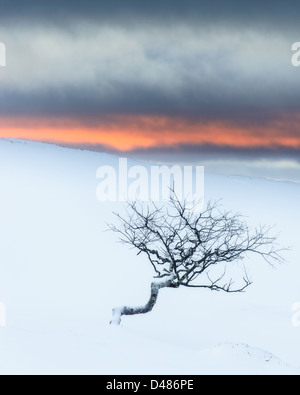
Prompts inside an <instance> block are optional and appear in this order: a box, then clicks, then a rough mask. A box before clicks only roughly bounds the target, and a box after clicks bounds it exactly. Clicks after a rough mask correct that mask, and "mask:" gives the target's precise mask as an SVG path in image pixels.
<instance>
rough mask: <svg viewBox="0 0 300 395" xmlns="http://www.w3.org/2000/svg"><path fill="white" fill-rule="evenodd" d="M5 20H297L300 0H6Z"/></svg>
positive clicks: (1, 2)
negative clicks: (268, 0) (299, 0)
mask: <svg viewBox="0 0 300 395" xmlns="http://www.w3.org/2000/svg"><path fill="white" fill-rule="evenodd" d="M0 7H1V19H5V18H30V19H31V18H33V19H36V20H38V19H44V20H45V21H46V20H49V19H53V20H57V21H59V20H60V21H66V19H72V18H88V19H93V20H95V19H98V20H107V19H110V20H114V19H119V20H121V19H124V18H127V17H129V18H142V19H159V20H162V19H164V18H169V19H175V20H176V19H180V20H183V19H190V20H197V19H199V18H200V19H204V20H207V19H214V20H216V19H222V20H225V21H226V20H234V19H235V20H236V21H242V20H243V21H245V20H248V21H253V20H254V19H255V20H265V21H268V20H272V21H275V22H276V21H277V22H278V21H282V22H283V21H284V22H293V21H294V22H297V21H298V15H299V9H300V5H299V2H298V1H295V0H289V1H288V2H287V1H282V0H281V1H279V0H273V1H270V2H267V1H264V2H263V1H257V0H256V1H241V0H227V1H224V0H210V1H199V0H152V1H141V0H126V1H124V0H101V1H98V0H94V1H91V0H89V1H88V0H85V1H83V0H73V1H59V0H52V1H40V0H31V1H30V0H28V1H26V0H15V1H14V0H2V1H0Z"/></svg>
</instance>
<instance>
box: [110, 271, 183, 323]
mask: <svg viewBox="0 0 300 395" xmlns="http://www.w3.org/2000/svg"><path fill="white" fill-rule="evenodd" d="M173 278H174V276H172V277H167V278H166V279H164V280H163V281H160V282H153V283H151V294H150V298H149V300H148V302H147V303H146V304H145V305H144V306H139V307H128V306H122V307H116V308H114V309H113V311H112V312H113V314H112V320H111V321H110V323H111V324H115V325H119V324H120V322H121V317H122V315H135V314H145V313H148V312H149V311H151V310H152V309H153V307H154V305H155V303H156V301H157V297H158V293H159V290H160V289H161V288H166V287H172V288H173V287H176V285H174V284H173Z"/></svg>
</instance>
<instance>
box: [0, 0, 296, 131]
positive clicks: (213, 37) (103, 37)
mask: <svg viewBox="0 0 300 395" xmlns="http://www.w3.org/2000/svg"><path fill="white" fill-rule="evenodd" d="M299 4H300V3H299ZM0 5H1V7H0V11H1V12H0V18H2V20H3V21H4V25H3V24H2V23H1V24H0V41H4V42H5V44H6V46H7V67H6V68H5V69H4V68H1V70H0V101H1V106H0V114H1V115H7V116H9V115H11V116H17V115H28V116H30V115H39V116H70V117H86V118H88V117H91V118H93V117H95V118H97V117H103V116H105V115H107V114H109V115H111V114H117V115H119V114H121V115H122V114H127V115H158V116H166V117H174V116H178V117H183V118H186V119H189V120H190V121H191V122H192V121H193V120H195V121H197V120H199V119H201V120H213V121H216V120H224V121H232V122H238V123H239V124H241V125H242V124H249V123H250V124H252V125H253V124H260V125H262V124H263V123H265V122H270V121H271V120H274V118H276V117H277V116H279V115H280V116H281V114H282V113H286V114H287V115H293V114H294V113H295V112H297V111H298V103H299V102H300V69H298V68H295V67H292V65H291V55H292V54H291V44H292V42H294V41H296V40H297V35H296V34H295V35H294V34H291V32H290V31H289V32H287V29H285V28H282V26H281V24H280V23H277V22H276V21H277V19H278V20H280V21H284V20H285V18H287V17H289V18H290V19H289V26H293V20H294V19H293V18H294V16H293V15H296V10H297V9H298V8H300V5H298V3H296V2H295V3H294V2H288V4H286V3H285V2H279V1H273V2H272V3H271V4H270V3H269V4H266V2H262V3H261V2H258V1H254V2H249V1H247V2H241V1H226V2H225V1H210V2H208V1H207V2H202V1H176V0H174V1H159V2H158V1H157V2H156V1H154V2H153V1H152V2H145V1H123V0H122V1H107V2H106V1H85V2H83V1H72V2H71V1H69V2H67V1H63V2H58V1H52V2H49V1H47V2H45V1H17V0H16V1H13V0H10V1H0ZM216 10H218V11H217V12H216ZM166 13H167V14H168V15H171V16H172V18H173V19H172V18H171V19H172V20H174V21H176V23H171V22H170V20H169V19H164V18H163V15H164V14H166ZM43 16H45V18H46V19H47V20H48V21H54V20H58V19H60V18H61V20H62V21H66V20H67V19H68V18H70V19H71V20H74V19H77V20H78V23H75V24H74V25H73V27H72V29H69V28H64V27H65V25H62V26H58V25H56V24H55V23H54V24H53V25H51V24H44V23H42V24H38V22H39V21H40V20H42V18H43ZM208 16H209V17H208ZM119 17H120V20H122V24H120V23H119V22H118V21H117V19H115V18H119ZM129 17H133V18H134V19H135V20H136V22H137V23H139V21H141V20H142V19H143V18H147V19H148V20H149V21H150V23H149V24H145V25H143V24H140V25H139V26H133V25H132V24H131V23H129V22H128V18H129ZM16 18H20V19H19V20H18V21H17V20H16ZM28 18H31V19H32V21H30V20H29V19H28ZM193 18H202V19H201V23H196V24H192V23H191V24H190V23H189V21H190V20H192V19H193ZM226 18H229V19H230V20H231V21H236V22H241V21H243V20H244V18H248V19H249V21H250V25H245V26H244V25H243V23H242V24H241V25H240V26H238V27H237V26H236V25H235V23H230V24H227V23H226V20H227V19H226ZM46 19H45V20H46ZM84 19H85V21H83V20H84ZM98 19H99V20H103V21H104V22H105V23H104V24H101V23H98V22H97V20H98ZM154 20H157V23H156V22H154ZM256 20H261V21H264V20H266V21H267V20H268V21H270V23H271V24H272V29H271V30H270V31H268V34H266V31H265V30H262V28H261V27H260V28H257V26H253V23H254V21H256ZM5 21H9V22H11V24H9V25H6V24H5ZM28 21H29V22H28ZM151 21H153V25H152V24H151ZM199 21H200V20H199ZM199 21H198V22H199ZM224 21H225V23H224ZM21 22H24V23H21ZM32 22H33V23H32ZM35 22H37V23H35ZM121 25H122V26H121ZM261 26H262V27H264V24H262V25H261ZM297 26H298V24H295V29H296V27H297Z"/></svg>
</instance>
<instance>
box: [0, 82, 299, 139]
mask: <svg viewBox="0 0 300 395" xmlns="http://www.w3.org/2000/svg"><path fill="white" fill-rule="evenodd" d="M114 88H115V90H116V92H114V93H113V94H111V95H110V96H109V95H106V94H101V90H99V92H98V93H97V92H93V93H91V92H90V90H89V88H86V89H84V88H64V89H57V90H44V91H38V92H30V93H27V92H4V93H0V101H1V107H0V115H6V116H24V115H26V116H46V117H48V116H50V117H51V116H63V117H70V118H74V119H76V118H82V120H83V118H84V117H86V118H87V123H88V122H90V121H91V122H93V121H97V119H98V120H99V119H102V118H103V116H105V115H130V116H139V115H143V116H144V115H146V116H160V117H175V119H176V118H178V119H180V118H181V119H182V118H183V119H186V120H188V121H189V123H191V124H193V122H198V121H201V122H202V121H224V122H229V123H230V122H232V123H233V124H238V125H240V126H241V127H242V126H244V127H247V126H250V125H251V126H253V127H254V126H259V125H260V126H264V125H265V124H268V123H271V122H273V121H274V120H276V119H277V118H279V119H280V117H281V116H282V115H284V116H285V117H286V119H288V118H289V117H293V116H294V115H295V114H297V113H298V108H293V107H294V103H295V101H297V102H299V103H300V90H299V89H295V91H294V92H292V93H291V92H287V93H286V94H285V95H284V94H283V93H281V96H280V101H279V102H278V100H275V101H274V100H273V99H274V96H273V97H272V96H271V95H270V96H268V95H266V96H256V95H252V96H251V97H249V96H248V92H245V93H243V92H241V93H239V94H236V95H235V96H234V97H232V98H231V99H230V100H228V99H227V97H224V96H223V97H222V96H220V97H215V96H214V95H211V96H210V95H209V96H210V97H207V92H208V91H209V89H207V90H206V91H205V94H203V91H199V92H196V93H195V92H193V91H194V89H195V86H186V87H185V88H184V90H182V91H181V92H180V97H178V96H176V95H172V94H171V93H170V92H167V91H164V90H163V89H161V90H157V89H151V88H149V87H145V86H143V85H137V86H135V85H132V84H127V85H126V84H119V85H118V84H116V85H114ZM189 89H190V90H189ZM191 93H192V94H191ZM262 100H263V103H262ZM299 133H300V130H297V129H295V130H294V134H297V135H299Z"/></svg>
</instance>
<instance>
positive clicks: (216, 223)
mask: <svg viewBox="0 0 300 395" xmlns="http://www.w3.org/2000/svg"><path fill="white" fill-rule="evenodd" d="M127 205H128V207H127V210H126V214H125V215H124V216H122V215H120V214H117V213H115V215H116V216H117V218H118V220H119V221H118V222H119V223H118V225H109V228H110V230H112V231H114V232H116V233H118V234H119V236H120V241H121V242H122V243H124V244H128V245H130V246H132V247H134V248H136V250H137V251H138V254H144V255H145V256H146V257H147V258H148V261H149V262H150V263H151V265H152V267H153V271H154V280H153V282H152V284H151V289H150V298H149V300H148V302H147V303H146V304H145V305H144V306H139V307H129V306H122V307H118V308H114V309H113V317H112V320H111V323H112V324H116V325H119V324H120V322H121V317H122V316H123V315H134V314H144V313H147V312H149V311H151V310H152V309H153V307H154V305H155V303H156V301H157V297H158V294H159V290H160V289H161V288H166V287H171V288H178V287H180V286H183V287H191V288H207V289H210V290H212V291H225V292H242V291H244V290H245V289H246V288H247V287H248V286H249V285H250V284H251V281H250V279H249V277H248V275H247V272H246V270H243V272H242V273H243V274H242V275H240V274H239V275H238V277H239V278H238V282H237V285H235V283H234V281H233V277H232V276H233V275H234V278H235V280H236V277H237V273H236V266H234V271H233V273H231V274H228V269H229V266H233V265H232V263H233V262H239V261H241V260H242V259H243V258H244V257H245V256H247V255H249V254H256V255H259V256H260V257H261V258H263V259H264V260H265V261H266V262H268V263H269V264H274V263H276V262H283V261H284V259H283V258H282V256H281V255H280V252H281V251H282V250H283V249H282V248H279V247H278V245H277V236H274V235H270V230H271V228H270V227H267V226H261V227H259V228H253V229H252V228H250V227H249V226H248V225H247V223H246V222H245V220H244V218H243V217H242V216H241V215H240V214H239V213H232V212H230V211H222V210H221V208H220V205H219V204H218V203H217V202H209V203H208V204H207V206H206V207H205V209H204V210H203V211H202V212H200V213H199V212H198V213H196V212H194V211H193V209H191V208H189V207H188V205H187V204H186V203H184V202H183V203H182V202H180V201H179V200H178V199H177V197H176V196H175V194H174V191H171V197H170V200H169V201H168V202H166V203H165V204H164V205H163V206H158V205H156V204H155V203H153V202H152V203H149V204H147V205H146V204H143V203H141V202H132V203H129V202H128V203H127Z"/></svg>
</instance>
